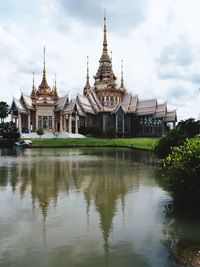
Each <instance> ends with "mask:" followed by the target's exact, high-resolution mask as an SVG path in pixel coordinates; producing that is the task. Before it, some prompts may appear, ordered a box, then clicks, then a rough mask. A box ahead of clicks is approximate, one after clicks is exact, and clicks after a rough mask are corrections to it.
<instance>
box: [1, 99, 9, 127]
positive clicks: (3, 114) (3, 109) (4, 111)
mask: <svg viewBox="0 0 200 267" xmlns="http://www.w3.org/2000/svg"><path fill="white" fill-rule="evenodd" d="M8 113H9V106H8V104H7V103H6V102H3V101H2V102H0V119H1V123H2V122H4V119H5V118H6V117H7V116H8Z"/></svg>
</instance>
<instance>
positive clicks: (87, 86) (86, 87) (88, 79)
mask: <svg viewBox="0 0 200 267" xmlns="http://www.w3.org/2000/svg"><path fill="white" fill-rule="evenodd" d="M90 87H91V86H90V77H89V57H88V56H87V75H86V84H85V87H84V89H83V94H84V95H86V94H87V92H88V90H89V89H90Z"/></svg>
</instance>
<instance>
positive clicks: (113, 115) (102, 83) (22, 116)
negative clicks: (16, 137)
mask: <svg viewBox="0 0 200 267" xmlns="http://www.w3.org/2000/svg"><path fill="white" fill-rule="evenodd" d="M116 80H117V77H116V76H115V74H114V72H113V67H112V59H111V58H110V56H109V54H108V44H107V30H106V17H105V16H104V36H103V51H102V55H101V57H100V60H99V68H98V70H97V73H96V75H95V76H94V84H93V85H92V86H91V85H90V81H89V67H88V61H87V76H86V84H85V86H84V88H83V94H82V95H78V96H77V97H76V99H69V97H68V96H67V95H66V96H64V97H60V96H59V95H58V90H57V85H56V77H55V81H54V84H53V86H52V87H50V86H49V85H48V83H47V78H46V64H45V49H44V63H43V76H42V81H41V84H40V85H39V87H38V88H36V86H35V82H34V73H33V84H32V91H31V94H30V95H26V94H24V93H22V94H21V97H20V99H19V100H18V99H13V102H12V105H11V118H12V120H13V121H15V123H16V124H17V126H18V128H19V130H20V132H35V131H36V130H37V129H38V128H42V129H44V131H50V132H53V131H57V132H68V133H79V132H80V131H81V132H82V131H83V129H84V130H85V131H86V133H87V129H89V128H95V127H96V128H98V129H100V130H101V131H102V133H106V131H108V129H112V130H113V131H115V132H116V136H121V137H124V136H127V137H131V136H161V135H162V134H163V133H164V132H165V131H166V129H167V125H168V124H171V126H172V127H174V126H175V123H176V120H177V119H176V111H175V110H173V111H169V110H168V108H167V104H166V103H162V104H159V103H158V102H157V100H156V99H149V100H140V99H139V97H138V96H137V95H132V94H131V93H129V92H128V91H127V89H126V88H125V86H124V78H123V61H122V66H121V81H120V85H118V84H117V82H116Z"/></svg>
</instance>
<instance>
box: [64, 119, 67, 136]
mask: <svg viewBox="0 0 200 267" xmlns="http://www.w3.org/2000/svg"><path fill="white" fill-rule="evenodd" d="M63 130H64V132H66V130H67V127H66V116H64V129H63Z"/></svg>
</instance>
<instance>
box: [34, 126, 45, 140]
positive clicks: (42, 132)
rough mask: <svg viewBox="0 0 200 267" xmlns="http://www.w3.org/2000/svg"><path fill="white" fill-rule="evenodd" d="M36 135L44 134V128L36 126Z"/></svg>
mask: <svg viewBox="0 0 200 267" xmlns="http://www.w3.org/2000/svg"><path fill="white" fill-rule="evenodd" d="M36 133H37V135H39V137H40V138H41V136H42V135H43V134H44V130H43V129H42V128H38V129H37V131H36Z"/></svg>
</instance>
